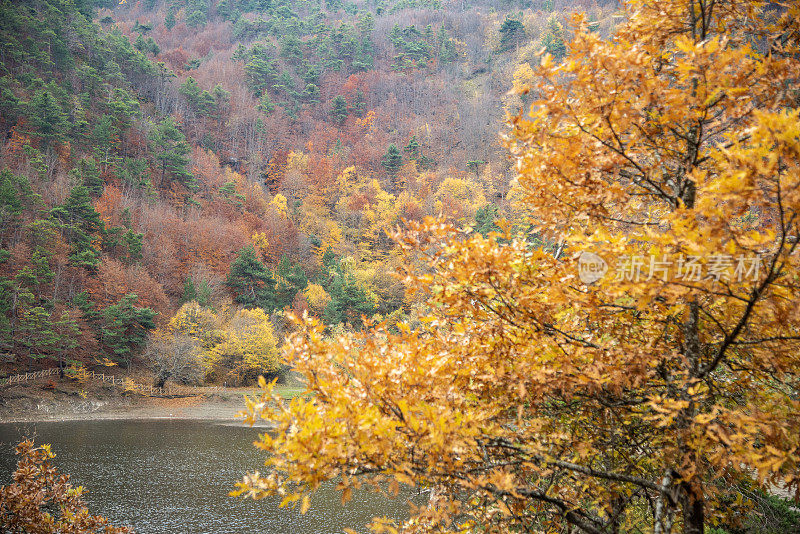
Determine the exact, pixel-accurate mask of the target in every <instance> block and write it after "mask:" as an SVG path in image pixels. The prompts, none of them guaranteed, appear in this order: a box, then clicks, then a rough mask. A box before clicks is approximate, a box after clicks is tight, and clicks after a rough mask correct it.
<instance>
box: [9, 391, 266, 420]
mask: <svg viewBox="0 0 800 534" xmlns="http://www.w3.org/2000/svg"><path fill="white" fill-rule="evenodd" d="M254 393H255V390H252V389H248V388H241V389H239V388H237V389H235V390H230V391H225V392H224V393H221V394H219V393H213V394H209V395H196V396H187V397H173V398H161V397H130V396H125V395H118V394H115V393H113V392H105V394H101V395H90V396H88V397H86V398H82V397H80V396H76V395H75V394H72V393H67V392H64V391H61V392H47V391H43V390H42V389H40V388H15V391H13V392H12V391H8V390H6V391H2V392H0V424H15V423H17V424H25V423H49V422H70V421H147V420H151V421H155V420H159V421H160V420H164V421H169V420H176V421H177V420H191V421H208V422H215V423H227V424H232V425H237V426H238V425H241V426H243V427H246V426H248V425H246V424H245V423H244V421H243V420H242V418H241V417H237V414H238V413H239V412H241V411H242V410H244V409H245V403H244V399H243V397H244V396H245V395H253V394H254ZM254 426H257V427H264V426H269V425H268V424H267V423H266V422H265V423H264V424H263V425H262V424H256V425H254Z"/></svg>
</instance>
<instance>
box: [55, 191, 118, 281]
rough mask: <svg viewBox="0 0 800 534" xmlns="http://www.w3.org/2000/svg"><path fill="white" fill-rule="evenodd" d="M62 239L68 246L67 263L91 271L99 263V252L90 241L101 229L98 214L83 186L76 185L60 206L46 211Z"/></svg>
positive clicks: (102, 226) (101, 224)
mask: <svg viewBox="0 0 800 534" xmlns="http://www.w3.org/2000/svg"><path fill="white" fill-rule="evenodd" d="M50 216H51V218H52V219H53V220H55V221H57V223H58V227H59V228H60V229H61V232H62V234H63V235H64V238H65V239H66V241H67V242H68V243H70V244H71V245H72V253H71V255H70V262H71V263H73V264H74V265H79V266H82V267H86V268H87V269H90V270H94V269H96V268H97V266H98V265H99V263H100V252H99V251H98V250H97V248H96V247H95V246H94V245H93V244H92V239H93V238H94V237H95V236H96V235H97V234H99V233H102V232H103V231H104V229H105V227H104V225H103V221H102V220H101V219H100V214H98V213H97V211H95V209H94V206H93V205H92V199H91V196H90V195H89V190H88V189H87V188H86V186H85V185H79V186H76V187H75V188H74V189H72V191H71V192H70V195H69V197H67V199H66V200H65V201H64V204H62V205H60V206H56V207H54V208H53V209H51V210H50Z"/></svg>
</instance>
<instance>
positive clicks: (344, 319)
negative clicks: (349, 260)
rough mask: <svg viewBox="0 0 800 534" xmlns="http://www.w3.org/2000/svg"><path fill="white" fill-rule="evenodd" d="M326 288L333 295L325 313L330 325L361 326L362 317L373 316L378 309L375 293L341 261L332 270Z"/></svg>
mask: <svg viewBox="0 0 800 534" xmlns="http://www.w3.org/2000/svg"><path fill="white" fill-rule="evenodd" d="M325 290H326V291H327V292H328V294H329V295H330V297H331V301H330V303H328V306H327V307H326V308H325V312H324V314H323V320H324V321H325V323H326V324H328V325H336V324H340V323H347V324H349V325H351V326H352V327H353V328H361V327H362V326H363V320H362V317H371V316H372V315H373V314H374V313H375V311H376V308H377V307H376V304H377V303H376V301H375V297H374V295H372V294H370V292H368V291H367V289H366V288H365V287H364V286H363V284H361V283H359V281H358V280H357V279H356V277H355V276H354V275H353V273H352V272H350V271H349V270H348V269H347V268H345V267H344V266H343V265H342V264H341V262H340V263H339V264H338V265H336V266H335V267H334V268H333V269H332V270H331V271H330V280H329V282H328V283H327V284H326V286H325Z"/></svg>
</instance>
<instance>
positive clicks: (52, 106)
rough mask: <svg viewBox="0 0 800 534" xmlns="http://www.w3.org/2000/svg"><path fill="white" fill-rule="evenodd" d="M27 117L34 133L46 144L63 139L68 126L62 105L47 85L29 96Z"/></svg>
mask: <svg viewBox="0 0 800 534" xmlns="http://www.w3.org/2000/svg"><path fill="white" fill-rule="evenodd" d="M28 118H29V119H30V122H31V125H32V126H33V127H34V129H35V130H36V133H37V134H38V135H39V136H40V137H41V138H42V140H43V141H44V142H45V143H48V144H49V143H54V142H59V141H63V140H64V138H65V136H66V132H67V129H68V128H69V123H68V122H67V114H66V113H65V112H64V108H63V106H62V105H61V104H60V103H59V102H58V100H57V99H56V97H55V96H53V92H52V90H51V88H48V87H43V88H41V89H39V90H38V91H37V92H36V93H35V94H34V96H33V98H31V101H30V102H29V103H28Z"/></svg>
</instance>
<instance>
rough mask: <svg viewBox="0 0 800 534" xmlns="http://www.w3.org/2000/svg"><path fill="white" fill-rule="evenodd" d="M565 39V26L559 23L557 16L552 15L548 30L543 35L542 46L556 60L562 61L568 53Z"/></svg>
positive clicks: (549, 19) (548, 20) (548, 22)
mask: <svg viewBox="0 0 800 534" xmlns="http://www.w3.org/2000/svg"><path fill="white" fill-rule="evenodd" d="M564 37H565V33H564V26H563V25H562V24H561V23H560V22H559V21H558V19H557V18H556V16H555V15H551V16H550V17H549V18H548V19H547V28H546V29H545V31H544V32H543V33H542V38H541V42H540V43H541V46H543V47H544V49H545V50H546V51H547V52H548V53H550V54H551V55H552V56H553V57H554V58H555V59H561V58H563V57H564V55H565V54H566V53H567V46H566V45H565V44H564Z"/></svg>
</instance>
